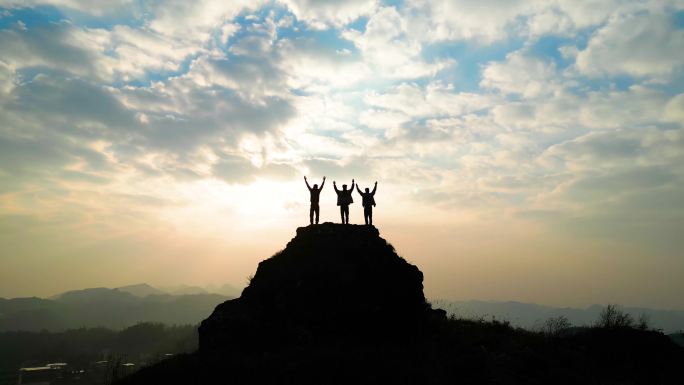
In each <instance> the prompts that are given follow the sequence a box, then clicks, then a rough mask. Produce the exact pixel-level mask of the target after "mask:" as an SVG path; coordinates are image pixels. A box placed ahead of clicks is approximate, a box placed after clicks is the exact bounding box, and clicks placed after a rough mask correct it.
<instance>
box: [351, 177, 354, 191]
mask: <svg viewBox="0 0 684 385" xmlns="http://www.w3.org/2000/svg"><path fill="white" fill-rule="evenodd" d="M350 190H352V191H354V179H352V185H351V188H350Z"/></svg>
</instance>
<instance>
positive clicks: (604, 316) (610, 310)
mask: <svg viewBox="0 0 684 385" xmlns="http://www.w3.org/2000/svg"><path fill="white" fill-rule="evenodd" d="M595 326H596V327H599V328H603V329H625V328H634V326H635V323H634V318H632V316H631V315H630V314H629V313H625V312H624V311H622V310H620V309H619V308H618V307H617V305H608V306H606V307H605V308H604V309H603V310H602V311H601V314H600V315H599V319H598V321H596V324H595Z"/></svg>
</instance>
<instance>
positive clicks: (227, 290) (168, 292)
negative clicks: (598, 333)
mask: <svg viewBox="0 0 684 385" xmlns="http://www.w3.org/2000/svg"><path fill="white" fill-rule="evenodd" d="M239 294H240V290H239V289H237V288H235V287H233V286H231V285H229V284H226V285H223V286H215V287H208V288H202V287H198V286H187V285H178V286H174V287H154V286H151V285H149V284H145V283H142V284H136V285H128V286H122V287H118V288H114V289H111V288H90V289H83V290H74V291H68V292H65V293H62V294H59V295H56V296H53V297H51V298H49V299H45V298H36V297H32V298H14V299H3V298H0V331H7V330H33V331H37V330H50V331H61V330H66V329H70V328H77V327H83V326H85V327H97V326H104V327H108V328H113V329H121V328H125V327H128V326H131V325H134V324H136V323H138V322H162V323H165V324H195V323H199V322H200V321H201V320H203V319H204V318H206V317H207V316H208V315H209V314H211V312H212V311H213V310H214V307H215V306H216V305H218V304H220V303H222V302H224V301H225V300H226V299H229V298H233V297H237V296H238V295H239ZM432 303H433V304H434V305H435V307H438V308H442V309H445V310H446V311H447V312H448V313H449V314H454V315H456V316H459V317H466V318H479V317H485V318H492V317H493V318H496V319H499V320H508V321H510V322H511V323H512V324H513V325H515V326H520V327H523V328H528V329H533V328H535V327H538V326H539V325H540V324H541V323H542V322H543V321H544V320H546V319H548V318H550V317H557V316H560V315H563V316H565V317H567V318H568V320H569V321H570V322H571V323H572V324H573V325H577V326H581V325H588V324H591V323H592V322H594V321H595V320H596V319H597V317H598V315H599V313H600V311H601V309H602V308H603V305H592V306H589V307H587V308H584V309H578V308H562V307H553V306H544V305H537V304H531V303H521V302H514V301H510V302H496V301H477V300H471V301H454V300H444V299H440V300H433V301H432ZM623 310H624V311H626V312H628V313H630V314H632V315H633V316H634V317H635V318H638V317H639V316H640V315H641V314H645V315H646V316H647V317H648V319H649V321H650V324H651V326H652V327H654V328H657V329H662V330H663V331H664V332H665V333H674V332H678V331H681V330H684V311H682V310H660V309H648V308H637V307H624V308H623Z"/></svg>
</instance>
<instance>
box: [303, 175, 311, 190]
mask: <svg viewBox="0 0 684 385" xmlns="http://www.w3.org/2000/svg"><path fill="white" fill-rule="evenodd" d="M304 183H306V188H308V189H309V191H311V186H309V181H308V180H306V177H304Z"/></svg>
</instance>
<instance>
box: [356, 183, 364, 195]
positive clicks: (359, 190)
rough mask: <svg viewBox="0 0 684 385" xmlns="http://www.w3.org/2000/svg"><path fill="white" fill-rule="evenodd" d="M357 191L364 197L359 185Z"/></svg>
mask: <svg viewBox="0 0 684 385" xmlns="http://www.w3.org/2000/svg"><path fill="white" fill-rule="evenodd" d="M356 191H358V192H359V195H363V193H362V192H361V189H360V188H359V185H358V184H357V185H356Z"/></svg>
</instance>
